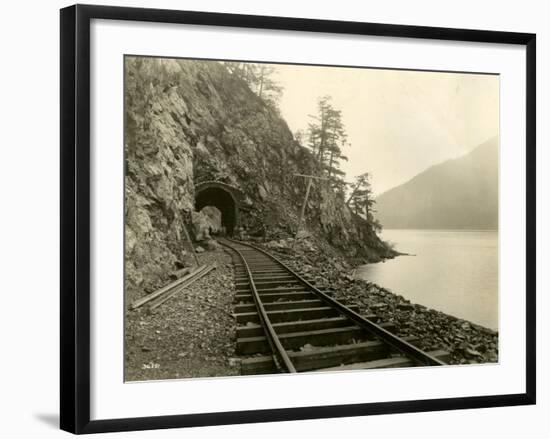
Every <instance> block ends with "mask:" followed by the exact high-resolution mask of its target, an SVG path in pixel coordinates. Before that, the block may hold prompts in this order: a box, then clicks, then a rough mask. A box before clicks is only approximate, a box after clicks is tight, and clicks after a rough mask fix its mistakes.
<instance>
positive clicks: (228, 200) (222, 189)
mask: <svg viewBox="0 0 550 439" xmlns="http://www.w3.org/2000/svg"><path fill="white" fill-rule="evenodd" d="M242 196H243V194H242V192H241V191H240V189H238V188H235V187H233V186H230V185H228V184H226V183H222V182H219V181H207V182H203V183H200V184H197V185H196V186H195V209H196V210H197V211H201V210H202V209H203V208H204V207H206V206H214V207H216V208H217V209H218V210H219V211H220V212H221V214H222V219H221V221H222V226H223V227H225V230H226V233H227V234H228V235H229V236H232V235H233V233H234V231H235V229H236V227H237V226H238V225H239V209H240V207H241V199H242Z"/></svg>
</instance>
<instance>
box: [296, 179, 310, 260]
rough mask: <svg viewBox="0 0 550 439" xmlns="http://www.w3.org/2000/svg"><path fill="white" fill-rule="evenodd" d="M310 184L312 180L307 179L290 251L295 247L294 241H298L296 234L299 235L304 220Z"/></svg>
mask: <svg viewBox="0 0 550 439" xmlns="http://www.w3.org/2000/svg"><path fill="white" fill-rule="evenodd" d="M312 183H313V180H312V179H311V178H308V180H307V189H306V196H305V197H304V203H303V204H302V210H301V211H300V218H299V219H298V229H297V230H296V235H295V236H294V241H293V242H292V249H293V250H294V246H295V245H296V240H297V239H298V233H300V227H301V226H302V221H303V219H304V213H305V212H306V205H307V199H308V198H309V191H310V189H311V184H312Z"/></svg>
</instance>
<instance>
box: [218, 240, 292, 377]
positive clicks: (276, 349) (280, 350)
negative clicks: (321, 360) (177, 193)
mask: <svg viewBox="0 0 550 439" xmlns="http://www.w3.org/2000/svg"><path fill="white" fill-rule="evenodd" d="M226 239H227V238H226ZM228 240H229V239H228ZM230 241H232V242H236V243H238V244H241V243H240V242H237V241H233V240H230ZM219 242H220V243H221V244H222V245H224V246H226V247H228V248H230V249H231V250H233V251H234V252H235V253H237V255H239V257H240V258H241V261H242V263H243V265H244V267H245V270H246V273H247V275H248V280H249V282H250V289H251V290H252V297H253V298H254V303H255V304H256V308H257V309H258V315H259V317H260V323H261V325H262V327H263V329H264V332H265V334H266V336H267V340H268V341H269V345H270V347H271V350H272V352H273V356H274V360H275V364H276V365H279V366H280V362H279V361H278V360H280V361H282V363H283V367H282V369H283V372H288V373H296V368H295V367H294V364H292V361H291V360H290V358H289V356H288V354H287V352H286V350H285V348H284V347H283V345H282V344H281V341H280V340H279V337H278V336H277V333H276V332H275V329H273V325H272V324H271V321H270V320H269V317H268V315H267V312H266V310H265V308H264V305H263V303H262V301H261V299H260V295H259V294H258V290H256V285H255V284H254V279H253V277H252V272H251V271H250V267H249V266H248V262H247V261H246V259H245V257H244V256H243V254H242V253H241V252H240V251H239V250H238V249H237V248H235V247H233V246H231V245H228V244H227V243H226V242H224V240H219Z"/></svg>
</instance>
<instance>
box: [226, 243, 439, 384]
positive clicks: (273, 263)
mask: <svg viewBox="0 0 550 439" xmlns="http://www.w3.org/2000/svg"><path fill="white" fill-rule="evenodd" d="M219 241H220V243H221V244H222V245H224V246H225V247H227V248H229V249H230V250H231V251H232V253H233V262H234V264H235V287H236V295H235V317H236V320H237V345H236V351H237V354H238V355H240V356H242V357H243V359H242V362H241V373H242V374H243V375H254V374H265V373H278V372H279V373H295V372H306V371H329V370H330V371H334V370H352V369H375V368H387V367H412V366H440V365H444V364H446V363H445V362H444V359H447V358H448V353H447V352H446V351H433V352H424V351H422V350H421V349H419V348H418V347H417V346H416V345H417V344H418V342H419V340H418V339H416V338H414V337H408V338H400V337H398V336H396V335H395V334H393V333H392V331H393V330H394V329H395V327H394V326H393V325H392V324H390V323H381V322H378V321H377V317H376V315H369V316H362V315H360V314H359V310H358V309H357V308H356V307H353V306H345V305H344V304H342V303H341V302H338V301H337V300H335V299H333V298H332V297H330V295H328V294H326V292H324V291H321V290H319V289H318V288H316V287H315V285H314V284H313V283H312V282H310V281H308V280H306V279H304V278H303V277H302V276H300V275H299V274H298V273H296V272H294V271H293V270H291V269H290V268H289V267H287V266H286V265H285V264H284V263H283V262H281V261H280V260H278V259H277V258H276V257H274V256H273V255H271V254H269V253H268V252H266V251H264V250H262V249H260V248H257V247H255V246H253V245H251V244H247V243H244V242H240V241H234V240H230V239H220V240H219Z"/></svg>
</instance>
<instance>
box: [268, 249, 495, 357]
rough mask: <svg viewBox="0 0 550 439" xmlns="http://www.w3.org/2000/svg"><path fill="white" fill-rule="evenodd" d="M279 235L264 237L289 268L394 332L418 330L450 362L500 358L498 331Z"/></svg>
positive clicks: (407, 333)
mask: <svg viewBox="0 0 550 439" xmlns="http://www.w3.org/2000/svg"><path fill="white" fill-rule="evenodd" d="M284 244H285V243H281V241H280V240H279V241H277V242H276V243H275V244H273V243H270V242H267V243H265V244H263V246H264V248H265V249H266V250H267V251H269V252H271V253H272V254H273V255H274V256H276V257H277V258H279V259H281V261H283V262H284V263H285V264H287V265H288V266H289V267H290V268H292V269H293V270H296V271H297V272H298V273H300V274H301V275H303V276H304V277H306V278H308V279H310V280H313V281H315V285H316V287H317V288H319V289H320V290H323V291H327V293H329V294H330V295H331V296H332V297H334V298H335V299H337V300H339V301H341V302H343V303H345V304H348V305H351V304H354V305H357V306H359V311H360V313H361V314H362V315H366V314H376V315H377V317H378V318H379V319H380V321H382V322H391V323H393V324H394V325H395V327H396V334H397V335H398V336H402V337H405V336H416V337H418V338H419V339H420V340H421V345H420V347H421V348H422V349H424V350H427V351H431V350H436V349H443V350H446V351H448V352H449V353H450V354H451V361H450V364H479V363H495V362H498V344H499V343H498V332H496V331H493V330H492V329H489V328H484V327H482V326H480V325H477V324H475V323H472V322H469V321H467V320H464V319H460V318H457V317H454V316H451V315H448V314H445V313H443V312H441V311H437V310H434V309H430V308H427V307H426V306H423V305H419V304H414V303H411V301H409V300H407V299H405V298H404V297H403V296H401V295H399V294H395V293H394V292H392V291H390V290H389V289H387V288H384V287H382V286H379V285H376V284H374V283H371V282H368V281H366V280H362V279H356V278H354V277H353V276H351V275H350V274H349V273H350V272H351V270H352V267H351V265H350V264H349V263H348V262H347V261H346V260H344V258H343V257H341V256H339V255H337V254H334V253H332V254H331V253H327V252H325V251H324V249H322V248H319V246H318V245H317V243H315V242H314V241H312V240H299V241H297V242H296V246H295V247H294V250H291V246H290V245H284Z"/></svg>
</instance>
